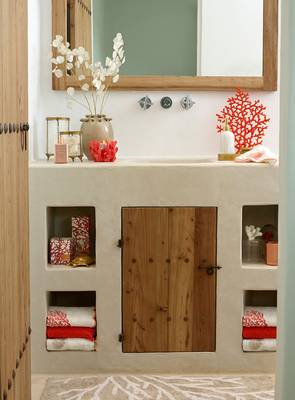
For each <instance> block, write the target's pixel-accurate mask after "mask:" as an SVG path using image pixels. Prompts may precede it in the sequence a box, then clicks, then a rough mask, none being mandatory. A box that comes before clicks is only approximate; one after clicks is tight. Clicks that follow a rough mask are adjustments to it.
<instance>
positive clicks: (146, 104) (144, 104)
mask: <svg viewBox="0 0 295 400" xmlns="http://www.w3.org/2000/svg"><path fill="white" fill-rule="evenodd" d="M139 104H140V107H141V108H142V109H143V110H148V109H149V108H151V106H152V105H153V104H154V103H153V102H152V100H151V99H150V98H149V96H145V97H143V98H142V99H140V100H139Z"/></svg>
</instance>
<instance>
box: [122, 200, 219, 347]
mask: <svg viewBox="0 0 295 400" xmlns="http://www.w3.org/2000/svg"><path fill="white" fill-rule="evenodd" d="M122 218H123V220H122V227H123V351H124V352H126V353H133V352H186V351H187V352H189V351H195V352H197V351H208V352H210V351H215V329H216V328H215V325H216V324H215V321H216V309H215V302H216V275H215V273H214V274H213V275H209V274H207V271H206V269H203V268H202V269H200V268H199V266H211V265H213V266H215V265H216V223H217V210H216V208H205V207H203V208H201V207H200V208H160V207H159V208H157V207H156V208H125V209H123V213H122Z"/></svg>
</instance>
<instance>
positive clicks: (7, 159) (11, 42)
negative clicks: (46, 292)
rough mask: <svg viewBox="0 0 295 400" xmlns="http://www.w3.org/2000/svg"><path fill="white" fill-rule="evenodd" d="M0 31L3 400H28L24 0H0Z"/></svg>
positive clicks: (0, 360)
mask: <svg viewBox="0 0 295 400" xmlns="http://www.w3.org/2000/svg"><path fill="white" fill-rule="evenodd" d="M0 30H1V32H0V51H1V56H2V58H1V63H0V171H1V183H0V205H1V208H0V257H1V264H0V293H1V295H0V399H1V400H5V399H7V400H29V399H30V398H31V394H30V392H31V389H30V386H31V385H30V342H29V336H30V313H29V263H28V254H29V252H28V241H29V230H28V146H27V132H26V130H27V126H26V123H27V121H28V109H27V108H28V100H27V91H28V78H27V73H28V70H27V53H28V46H27V1H26V0H1V2H0Z"/></svg>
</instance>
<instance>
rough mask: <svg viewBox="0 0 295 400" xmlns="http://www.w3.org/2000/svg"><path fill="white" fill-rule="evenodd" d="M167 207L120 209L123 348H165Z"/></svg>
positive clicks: (148, 349)
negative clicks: (121, 211)
mask: <svg viewBox="0 0 295 400" xmlns="http://www.w3.org/2000/svg"><path fill="white" fill-rule="evenodd" d="M167 239H168V210H167V209H165V208H127V209H124V210H123V241H124V250H123V332H124V342H123V351H124V352H126V353H129V352H135V353H140V352H159V351H167V350H168V349H167V329H168V328H167V310H168V284H167V282H168V263H167V258H168V240H167Z"/></svg>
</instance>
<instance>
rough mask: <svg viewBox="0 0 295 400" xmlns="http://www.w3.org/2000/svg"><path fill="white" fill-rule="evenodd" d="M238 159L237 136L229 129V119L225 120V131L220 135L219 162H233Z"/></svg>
mask: <svg viewBox="0 0 295 400" xmlns="http://www.w3.org/2000/svg"><path fill="white" fill-rule="evenodd" d="M235 158H236V150H235V136H234V134H233V133H232V131H231V130H230V128H229V123H228V119H227V118H226V119H225V124H224V129H223V131H222V132H221V133H220V134H219V154H218V160H219V161H233V160H234V159H235Z"/></svg>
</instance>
